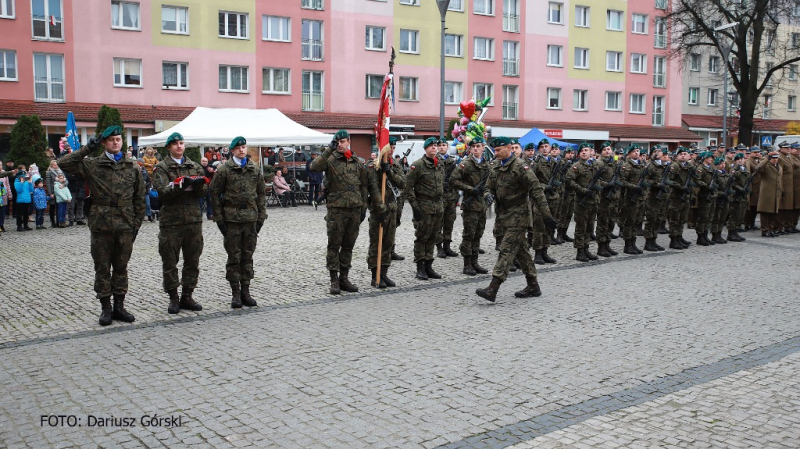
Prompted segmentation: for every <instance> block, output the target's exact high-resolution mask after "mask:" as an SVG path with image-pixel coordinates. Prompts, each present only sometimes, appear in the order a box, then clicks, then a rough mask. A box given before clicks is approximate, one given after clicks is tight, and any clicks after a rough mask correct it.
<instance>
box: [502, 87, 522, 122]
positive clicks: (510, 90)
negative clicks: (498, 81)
mask: <svg viewBox="0 0 800 449" xmlns="http://www.w3.org/2000/svg"><path fill="white" fill-rule="evenodd" d="M518 105H519V97H518V95H517V86H503V119H504V120H516V119H517V116H518V115H517V111H518V110H519V106H518Z"/></svg>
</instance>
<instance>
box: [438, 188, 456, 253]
mask: <svg viewBox="0 0 800 449" xmlns="http://www.w3.org/2000/svg"><path fill="white" fill-rule="evenodd" d="M442 201H443V202H444V214H443V215H442V241H446V242H451V241H453V224H454V223H455V222H456V214H457V209H458V191H455V192H445V194H444V197H443V199H442ZM437 243H439V242H437Z"/></svg>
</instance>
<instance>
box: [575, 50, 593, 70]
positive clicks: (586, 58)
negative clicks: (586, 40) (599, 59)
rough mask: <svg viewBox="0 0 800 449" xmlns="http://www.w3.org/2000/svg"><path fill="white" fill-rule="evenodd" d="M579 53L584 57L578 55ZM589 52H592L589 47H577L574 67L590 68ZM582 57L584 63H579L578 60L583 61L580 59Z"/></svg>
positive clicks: (580, 68)
mask: <svg viewBox="0 0 800 449" xmlns="http://www.w3.org/2000/svg"><path fill="white" fill-rule="evenodd" d="M579 54H581V55H582V58H579V57H578V55H579ZM589 54H590V50H589V49H588V48H581V47H575V57H574V61H573V68H576V69H579V70H589ZM581 59H583V61H582V62H583V64H581V65H578V62H581V61H580V60H581Z"/></svg>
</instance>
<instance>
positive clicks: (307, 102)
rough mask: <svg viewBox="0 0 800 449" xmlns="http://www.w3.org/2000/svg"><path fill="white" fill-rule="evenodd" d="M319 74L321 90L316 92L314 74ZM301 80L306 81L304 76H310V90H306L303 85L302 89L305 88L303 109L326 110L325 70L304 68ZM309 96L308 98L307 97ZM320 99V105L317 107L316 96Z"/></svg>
mask: <svg viewBox="0 0 800 449" xmlns="http://www.w3.org/2000/svg"><path fill="white" fill-rule="evenodd" d="M315 74H319V84H320V85H319V92H317V93H315V91H314V83H313V81H314V75H315ZM301 76H302V78H301V82H303V81H304V78H305V77H306V76H308V84H309V86H310V90H309V92H305V91H304V90H305V89H304V88H303V87H302V85H301V88H300V89H301V90H303V92H302V94H303V104H302V105H301V109H302V110H303V111H311V112H325V72H323V71H319V70H303V73H302V75H301ZM306 96H308V98H306ZM315 97H316V98H317V99H319V101H320V104H319V107H315V106H316V105H315V104H314V98H315Z"/></svg>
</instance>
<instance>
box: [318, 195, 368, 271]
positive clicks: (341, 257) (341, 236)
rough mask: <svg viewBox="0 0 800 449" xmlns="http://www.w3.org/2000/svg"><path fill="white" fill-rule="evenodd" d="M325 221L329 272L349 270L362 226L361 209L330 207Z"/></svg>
mask: <svg viewBox="0 0 800 449" xmlns="http://www.w3.org/2000/svg"><path fill="white" fill-rule="evenodd" d="M325 221H326V222H327V224H328V254H327V256H326V258H325V260H326V264H327V267H328V271H340V270H342V269H345V270H349V269H350V266H351V265H352V261H353V247H354V246H355V245H356V240H357V239H358V231H359V227H360V226H361V209H360V208H346V207H330V208H328V214H327V215H325Z"/></svg>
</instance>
